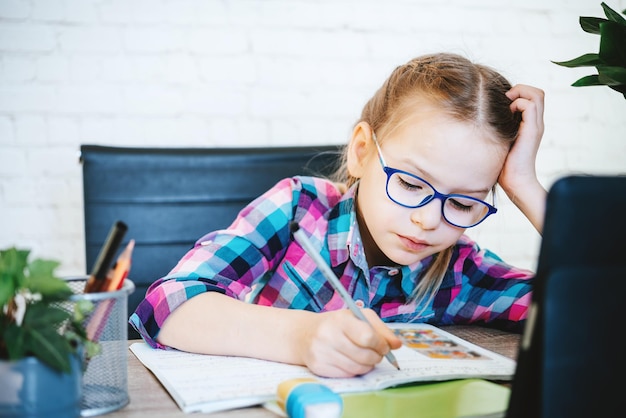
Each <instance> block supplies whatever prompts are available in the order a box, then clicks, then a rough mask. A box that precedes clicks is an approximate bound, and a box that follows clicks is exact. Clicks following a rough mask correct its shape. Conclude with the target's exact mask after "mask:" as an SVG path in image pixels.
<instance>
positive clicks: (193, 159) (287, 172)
mask: <svg viewBox="0 0 626 418" xmlns="http://www.w3.org/2000/svg"><path fill="white" fill-rule="evenodd" d="M340 151H341V150H340V147H339V146H334V145H333V146H329V145H326V146H301V147H280V148H126V147H110V146H98V145H82V146H81V148H80V152H81V157H80V161H81V163H82V170H83V193H84V217H85V252H86V267H87V270H88V272H89V270H90V269H91V268H92V266H93V264H94V262H95V260H96V257H97V255H98V252H99V251H100V248H101V247H102V244H103V242H104V241H105V239H106V236H107V234H108V231H109V229H110V228H111V226H112V225H113V223H114V222H115V221H116V220H121V221H124V222H125V223H126V224H127V225H128V232H127V233H126V236H125V239H124V242H123V243H122V245H121V248H123V247H124V246H125V245H126V242H128V240H130V239H131V238H132V239H134V240H135V250H134V252H133V264H132V268H131V271H130V275H129V278H130V279H131V280H133V282H134V283H135V286H136V289H135V291H134V293H133V294H131V295H130V296H129V300H128V312H129V314H130V313H132V312H133V311H134V310H135V308H136V307H137V305H138V304H139V302H140V301H141V300H142V299H143V297H144V295H145V292H146V289H147V288H148V286H149V285H150V284H151V283H152V282H153V281H155V280H156V279H158V278H160V277H162V276H164V275H166V274H167V273H168V272H169V271H170V270H171V269H172V268H173V267H174V266H175V265H176V263H177V261H178V260H179V259H180V258H181V257H182V256H183V255H184V254H185V253H186V252H187V251H188V250H189V249H190V248H191V247H192V246H193V244H194V242H195V241H196V240H197V239H198V238H200V237H201V236H202V235H204V234H205V233H207V232H210V231H213V230H216V229H220V228H224V227H227V226H228V225H230V223H231V222H232V221H233V220H234V219H235V216H236V215H237V213H238V212H239V210H241V209H242V208H243V207H244V206H245V205H246V204H248V203H249V202H250V201H252V200H253V199H254V198H256V197H257V196H259V195H260V194H262V193H263V192H265V191H266V190H268V189H269V188H271V187H272V186H273V185H274V184H275V183H276V182H277V181H278V180H280V179H282V178H285V177H290V176H293V175H300V174H301V175H329V174H330V173H332V172H334V170H335V169H336V168H337V165H338V163H339V154H340ZM128 338H129V339H134V338H139V335H138V334H137V333H136V332H135V331H134V330H133V329H132V328H130V327H129V329H128Z"/></svg>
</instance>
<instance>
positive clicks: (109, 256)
mask: <svg viewBox="0 0 626 418" xmlns="http://www.w3.org/2000/svg"><path fill="white" fill-rule="evenodd" d="M127 230H128V226H126V224H125V223H124V222H122V221H116V222H115V223H114V224H113V226H112V227H111V229H110V230H109V235H108V236H107V238H106V240H105V241H104V244H103V245H102V248H101V249H100V253H98V258H97V259H96V262H95V263H94V266H93V269H92V270H91V274H90V275H89V279H88V280H87V283H86V284H85V289H84V293H93V292H100V291H102V290H104V289H102V287H103V286H104V284H105V281H106V277H107V274H108V272H109V266H110V265H111V262H112V261H113V257H114V256H115V252H116V251H117V249H118V247H119V246H120V243H121V242H122V238H123V237H124V234H125V233H126V231H127Z"/></svg>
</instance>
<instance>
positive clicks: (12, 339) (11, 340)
mask: <svg viewBox="0 0 626 418" xmlns="http://www.w3.org/2000/svg"><path fill="white" fill-rule="evenodd" d="M2 336H3V338H4V342H5V343H6V350H7V354H8V356H9V359H10V360H19V359H21V358H23V357H24V356H25V355H26V348H25V345H24V336H25V334H24V333H23V332H22V328H21V327H18V326H17V324H15V322H12V323H10V324H8V325H7V327H6V329H5V330H4V333H3V335H2Z"/></svg>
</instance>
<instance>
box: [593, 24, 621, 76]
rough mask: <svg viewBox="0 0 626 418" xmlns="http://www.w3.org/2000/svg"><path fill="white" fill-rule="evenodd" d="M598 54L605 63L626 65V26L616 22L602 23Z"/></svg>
mask: <svg viewBox="0 0 626 418" xmlns="http://www.w3.org/2000/svg"><path fill="white" fill-rule="evenodd" d="M598 55H599V56H600V59H601V60H602V61H604V63H605V64H608V65H620V66H626V26H622V25H620V24H618V23H615V22H604V23H602V24H600V52H599V54H598Z"/></svg>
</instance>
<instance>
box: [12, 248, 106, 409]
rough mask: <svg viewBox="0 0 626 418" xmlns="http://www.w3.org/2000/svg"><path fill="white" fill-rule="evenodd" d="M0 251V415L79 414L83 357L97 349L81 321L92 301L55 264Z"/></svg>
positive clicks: (22, 252) (26, 254)
mask: <svg viewBox="0 0 626 418" xmlns="http://www.w3.org/2000/svg"><path fill="white" fill-rule="evenodd" d="M29 253H30V251H28V250H20V249H16V248H9V249H6V250H0V307H1V308H2V310H1V312H0V387H1V388H2V390H0V416H3V417H4V416H16V417H17V416H19V417H40V416H41V417H44V416H45V417H57V416H58V417H72V416H80V401H81V394H82V388H81V385H82V373H83V367H82V364H83V360H84V359H87V358H89V357H91V356H93V355H95V354H96V353H97V352H98V344H96V343H94V342H92V341H90V340H89V339H88V338H87V333H86V331H85V327H84V325H83V322H84V319H85V315H86V314H87V313H88V312H89V311H90V310H91V309H92V306H91V302H88V301H79V302H75V303H74V302H72V303H70V302H69V298H70V297H71V296H72V294H73V292H72V290H71V289H70V287H69V286H68V284H67V282H66V281H65V280H63V279H60V278H58V277H56V276H55V274H54V270H55V269H56V268H57V267H58V265H59V263H58V262H57V261H53V260H43V259H35V260H33V261H30V262H29V261H28V257H29Z"/></svg>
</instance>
